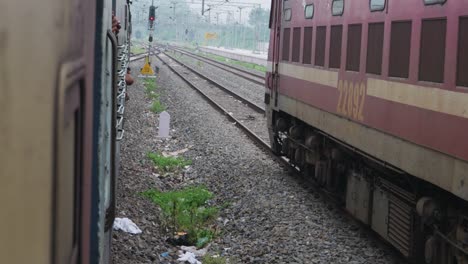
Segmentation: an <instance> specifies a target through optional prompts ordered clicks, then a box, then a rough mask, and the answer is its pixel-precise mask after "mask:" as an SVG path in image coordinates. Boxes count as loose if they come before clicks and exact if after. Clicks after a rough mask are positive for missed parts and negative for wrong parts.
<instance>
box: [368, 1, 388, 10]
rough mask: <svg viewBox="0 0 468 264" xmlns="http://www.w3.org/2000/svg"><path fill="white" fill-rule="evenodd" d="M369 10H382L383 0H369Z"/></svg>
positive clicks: (383, 7)
mask: <svg viewBox="0 0 468 264" xmlns="http://www.w3.org/2000/svg"><path fill="white" fill-rule="evenodd" d="M369 3H370V10H371V11H382V10H384V9H385V0H370V2H369Z"/></svg>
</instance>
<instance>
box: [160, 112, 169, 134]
mask: <svg viewBox="0 0 468 264" xmlns="http://www.w3.org/2000/svg"><path fill="white" fill-rule="evenodd" d="M170 122H171V116H170V115H169V113H168V112H166V111H163V112H162V113H161V114H159V135H158V137H159V138H168V137H169V128H170V127H169V124H170Z"/></svg>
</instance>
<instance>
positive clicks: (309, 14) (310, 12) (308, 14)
mask: <svg viewBox="0 0 468 264" xmlns="http://www.w3.org/2000/svg"><path fill="white" fill-rule="evenodd" d="M304 16H305V18H306V19H312V18H313V17H314V4H310V5H306V6H305V10H304Z"/></svg>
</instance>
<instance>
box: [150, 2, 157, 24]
mask: <svg viewBox="0 0 468 264" xmlns="http://www.w3.org/2000/svg"><path fill="white" fill-rule="evenodd" d="M155 17H156V7H155V6H153V5H152V6H150V9H149V21H154V19H155Z"/></svg>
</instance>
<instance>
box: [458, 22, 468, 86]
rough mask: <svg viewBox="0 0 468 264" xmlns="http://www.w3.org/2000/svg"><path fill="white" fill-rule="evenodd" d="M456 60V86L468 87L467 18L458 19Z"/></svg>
mask: <svg viewBox="0 0 468 264" xmlns="http://www.w3.org/2000/svg"><path fill="white" fill-rule="evenodd" d="M457 59H458V63H457V85H458V86H465V87H468V74H467V72H468V17H460V21H459V27H458V56H457Z"/></svg>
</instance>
